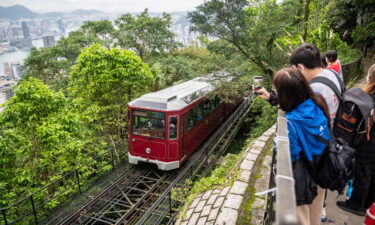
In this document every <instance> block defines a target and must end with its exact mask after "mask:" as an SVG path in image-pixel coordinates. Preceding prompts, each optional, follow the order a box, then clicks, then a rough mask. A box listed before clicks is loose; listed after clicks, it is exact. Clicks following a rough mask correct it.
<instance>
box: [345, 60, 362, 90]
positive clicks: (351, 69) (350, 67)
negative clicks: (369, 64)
mask: <svg viewBox="0 0 375 225" xmlns="http://www.w3.org/2000/svg"><path fill="white" fill-rule="evenodd" d="M361 73H362V59H359V60H356V61H353V62H350V63H346V64H343V65H342V74H343V75H344V82H345V84H348V82H349V81H351V80H353V79H356V78H357V77H358V76H359V75H360V74H361Z"/></svg>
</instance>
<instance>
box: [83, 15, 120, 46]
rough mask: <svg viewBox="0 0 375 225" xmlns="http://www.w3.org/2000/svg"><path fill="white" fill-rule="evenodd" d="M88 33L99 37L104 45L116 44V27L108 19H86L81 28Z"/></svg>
mask: <svg viewBox="0 0 375 225" xmlns="http://www.w3.org/2000/svg"><path fill="white" fill-rule="evenodd" d="M80 30H82V31H83V33H85V34H86V35H93V36H94V37H96V38H98V39H99V40H100V41H98V43H101V44H102V45H104V46H106V47H108V48H109V47H111V46H113V44H114V33H115V28H114V27H113V25H112V23H111V22H110V21H108V20H100V21H86V22H85V23H84V24H83V25H82V26H81V28H80Z"/></svg>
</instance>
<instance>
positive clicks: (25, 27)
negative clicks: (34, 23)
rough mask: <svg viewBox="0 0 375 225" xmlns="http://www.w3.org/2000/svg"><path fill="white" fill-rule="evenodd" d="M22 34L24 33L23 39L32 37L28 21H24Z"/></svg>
mask: <svg viewBox="0 0 375 225" xmlns="http://www.w3.org/2000/svg"><path fill="white" fill-rule="evenodd" d="M22 33H23V38H25V39H27V38H29V37H30V30H29V27H28V26H27V23H26V21H22Z"/></svg>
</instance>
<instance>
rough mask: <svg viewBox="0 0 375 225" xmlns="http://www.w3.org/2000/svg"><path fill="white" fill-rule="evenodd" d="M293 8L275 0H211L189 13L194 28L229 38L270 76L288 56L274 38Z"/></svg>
mask: <svg viewBox="0 0 375 225" xmlns="http://www.w3.org/2000/svg"><path fill="white" fill-rule="evenodd" d="M292 10H293V9H289V8H287V7H285V8H283V7H282V5H279V4H277V3H276V1H273V0H264V1H247V0H234V1H224V0H210V1H206V2H205V3H203V4H202V5H200V6H198V7H197V10H196V11H194V12H190V13H189V14H188V17H189V18H190V21H191V22H192V23H193V26H192V30H193V31H198V32H200V33H202V34H205V35H208V36H213V37H216V38H219V39H223V40H226V41H228V42H229V43H231V44H232V45H233V46H235V47H236V48H237V49H238V50H239V51H240V52H241V53H242V54H243V55H244V56H245V57H246V58H247V59H248V60H250V61H251V62H252V63H254V64H255V65H257V66H258V67H259V68H260V69H261V70H262V71H263V73H264V74H267V75H268V76H269V77H271V76H272V74H273V71H274V70H275V69H276V68H279V67H280V65H282V64H283V63H284V62H285V59H286V55H280V54H281V53H280V52H278V50H277V49H276V48H275V46H274V42H275V40H276V39H277V38H278V37H279V36H280V35H282V34H283V31H284V29H285V27H286V26H287V25H288V21H289V20H290V17H292V15H288V13H289V12H290V11H292Z"/></svg>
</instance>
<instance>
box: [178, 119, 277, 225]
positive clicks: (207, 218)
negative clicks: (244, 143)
mask: <svg viewBox="0 0 375 225" xmlns="http://www.w3.org/2000/svg"><path fill="white" fill-rule="evenodd" d="M275 129H276V125H274V126H273V127H271V128H270V129H268V130H267V131H266V132H265V133H264V134H263V135H262V136H260V137H259V138H257V139H256V140H255V141H254V142H253V143H252V144H251V145H250V147H248V148H247V149H246V151H245V152H244V154H243V157H242V159H241V162H240V164H238V166H239V170H240V174H239V176H238V178H237V179H236V181H235V182H234V184H233V186H227V187H224V188H222V189H216V190H209V191H206V192H204V193H201V194H199V195H198V196H197V197H196V198H195V199H194V200H193V202H192V203H191V204H190V206H189V208H188V210H187V212H186V214H185V215H184V217H183V218H179V219H178V220H177V221H176V224H178V225H180V224H181V225H193V224H197V225H203V224H207V225H210V224H218V225H224V224H225V225H231V224H233V225H234V224H236V221H237V218H238V210H239V208H240V206H241V203H242V199H243V197H244V194H245V192H246V188H247V187H248V182H249V180H250V177H251V176H256V175H257V174H252V169H253V166H254V162H255V161H256V160H257V159H258V156H259V155H260V154H261V153H262V151H264V150H267V149H269V143H271V142H272V140H273V139H272V137H273V134H274V133H275ZM257 204H258V206H260V204H263V206H264V205H265V200H264V201H262V202H261V201H258V202H257ZM261 207H262V206H260V208H261ZM263 208H264V207H263Z"/></svg>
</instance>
